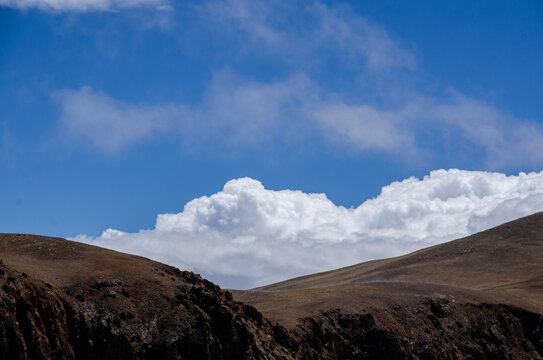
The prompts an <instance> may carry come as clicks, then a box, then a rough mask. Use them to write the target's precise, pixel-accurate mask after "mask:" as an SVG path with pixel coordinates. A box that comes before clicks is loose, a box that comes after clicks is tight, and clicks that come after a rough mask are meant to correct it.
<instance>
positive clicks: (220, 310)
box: [0, 265, 543, 360]
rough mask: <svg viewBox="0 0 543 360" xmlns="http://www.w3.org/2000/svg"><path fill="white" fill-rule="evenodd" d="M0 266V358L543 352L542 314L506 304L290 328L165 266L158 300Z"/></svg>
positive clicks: (332, 319) (436, 303)
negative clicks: (166, 281) (63, 284)
mask: <svg viewBox="0 0 543 360" xmlns="http://www.w3.org/2000/svg"><path fill="white" fill-rule="evenodd" d="M0 269H1V270H2V275H0V284H1V285H0V359H98V358H99V359H353V360H355V359H542V358H543V316H542V315H540V314H536V313H532V312H529V311H526V310H523V309H519V308H515V307H510V306H505V305H489V304H475V305H470V304H463V305H455V304H453V303H451V302H449V301H448V300H446V299H432V298H422V299H420V302H419V305H418V306H417V307H416V308H405V307H401V306H393V307H392V308H391V309H390V312H388V313H387V314H386V315H383V314H380V316H379V317H380V319H381V320H379V321H378V320H377V319H376V317H375V316H374V315H373V314H371V313H367V312H364V313H361V314H344V313H342V312H341V311H339V310H331V311H327V312H325V313H322V314H321V315H319V316H315V317H311V318H305V319H302V320H301V321H300V324H299V326H298V327H297V328H296V329H294V330H291V331H289V330H287V329H285V328H283V327H282V326H280V325H272V324H271V323H270V322H269V321H268V320H267V319H266V318H264V317H263V316H262V314H261V313H260V312H258V311H257V310H256V309H255V308H254V307H252V306H249V305H245V304H242V303H239V302H236V301H234V300H232V297H231V295H230V293H229V292H227V291H223V290H221V289H220V288H219V287H217V286H215V285H213V284H212V283H210V282H208V281H206V280H204V279H202V278H201V277H199V276H198V275H195V274H192V273H190V272H181V271H179V270H177V269H174V268H170V267H166V266H162V267H161V268H158V269H157V270H158V271H161V272H162V273H163V274H164V275H165V276H169V277H171V278H173V279H174V282H175V290H174V291H173V293H172V294H171V296H169V295H168V294H154V295H156V298H151V299H141V298H140V297H141V296H142V294H141V293H139V294H138V293H134V291H132V293H133V294H130V293H128V290H126V289H123V284H122V281H121V280H119V279H104V278H94V279H91V280H90V284H91V285H90V287H89V288H88V289H82V288H80V287H73V288H67V289H56V288H55V287H54V286H52V285H49V284H46V283H43V282H41V281H39V280H35V279H32V278H31V277H28V276H26V275H23V274H20V273H17V272H16V271H14V270H13V269H10V268H9V267H8V266H5V265H0ZM83 293H84V295H83ZM146 296H149V295H148V294H147V295H146ZM144 304H147V305H148V306H143V307H138V306H141V305H144Z"/></svg>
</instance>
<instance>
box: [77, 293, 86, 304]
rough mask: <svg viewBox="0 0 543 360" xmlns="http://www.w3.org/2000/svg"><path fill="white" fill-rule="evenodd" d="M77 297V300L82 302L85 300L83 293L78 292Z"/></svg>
mask: <svg viewBox="0 0 543 360" xmlns="http://www.w3.org/2000/svg"><path fill="white" fill-rule="evenodd" d="M75 298H76V299H77V300H79V301H81V302H83V301H85V297H84V296H83V295H81V294H77V295H76V296H75Z"/></svg>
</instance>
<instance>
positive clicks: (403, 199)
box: [74, 170, 543, 287]
mask: <svg viewBox="0 0 543 360" xmlns="http://www.w3.org/2000/svg"><path fill="white" fill-rule="evenodd" d="M538 211H543V172H541V173H530V174H524V173H521V174H519V175H518V176H506V175H504V174H500V173H488V172H470V171H461V170H449V171H445V170H437V171H433V172H432V173H430V175H428V176H426V177H424V178H423V179H422V180H419V179H416V178H409V179H406V180H404V181H401V182H394V183H392V184H390V185H388V186H385V187H384V188H383V189H382V192H381V194H380V195H379V196H377V197H376V198H374V199H371V200H368V201H366V202H364V203H362V204H361V205H360V206H358V207H357V208H345V207H342V206H336V205H335V204H333V203H332V202H331V201H330V200H328V199H327V198H326V195H324V194H306V193H303V192H301V191H292V190H282V191H272V190H266V189H265V188H264V187H263V185H262V184H261V183H260V182H258V181H256V180H253V179H250V178H242V179H237V180H231V181H229V182H228V183H226V184H225V186H224V188H223V190H222V191H220V192H218V193H216V194H213V195H211V196H204V197H201V198H198V199H194V200H192V201H190V202H189V203H187V204H186V205H185V207H184V209H183V211H182V212H180V213H177V214H160V215H158V217H157V221H156V225H155V228H154V229H151V230H141V231H139V232H137V233H125V232H121V231H118V230H113V229H108V230H106V231H105V232H104V233H103V234H102V235H101V236H100V237H98V238H91V237H88V236H84V235H80V236H77V237H75V238H74V239H75V240H79V241H83V242H88V243H91V244H94V245H99V246H104V247H108V248H112V249H116V250H120V251H125V252H129V253H135V254H139V255H143V256H147V257H151V258H153V259H157V260H160V261H164V262H166V263H168V264H172V265H175V266H178V267H180V268H183V269H190V270H193V271H197V272H201V273H203V274H204V275H205V276H206V277H209V278H210V279H211V280H215V281H220V284H221V285H223V286H225V287H252V286H257V285H263V284H266V283H270V282H274V281H279V280H282V279H286V278H290V277H294V276H298V275H302V274H307V273H313V272H316V271H323V270H329V269H332V268H337V267H341V266H346V265H350V264H354V263H359V262H362V261H365V260H370V259H375V258H382V257H388V256H394V255H399V254H403V253H406V252H409V251H413V250H417V249H420V248H423V247H426V246H430V245H433V244H438V243H442V242H444V241H447V240H451V239H454V238H458V237H462V236H465V235H469V234H472V233H474V232H477V231H480V230H484V229H487V228H490V227H492V226H495V225H498V224H500V223H503V222H505V221H508V220H512V219H515V218H518V217H521V216H524V215H528V214H532V213H535V212H538Z"/></svg>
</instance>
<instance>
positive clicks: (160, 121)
mask: <svg viewBox="0 0 543 360" xmlns="http://www.w3.org/2000/svg"><path fill="white" fill-rule="evenodd" d="M53 99H54V100H55V101H56V102H57V103H58V105H59V109H60V115H61V116H60V119H61V133H62V135H64V136H66V137H69V138H72V139H84V140H85V141H88V142H90V143H91V144H92V145H93V146H95V147H97V148H99V149H101V150H103V151H105V152H116V151H119V150H120V149H121V148H123V147H126V146H128V145H131V144H132V143H134V142H137V141H141V140H144V139H146V138H148V137H149V136H151V135H152V134H153V133H159V132H163V131H165V130H167V129H169V128H171V126H172V124H173V123H172V121H173V119H175V118H176V117H180V116H183V114H184V112H185V111H184V109H183V107H181V106H175V105H161V106H150V105H146V104H129V103H125V102H122V101H119V100H114V99H112V98H111V97H109V96H107V95H106V94H104V93H103V92H100V91H94V90H92V89H91V88H90V87H87V86H85V87H82V88H80V89H78V90H64V91H60V92H57V93H55V94H53Z"/></svg>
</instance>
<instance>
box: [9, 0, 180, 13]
mask: <svg viewBox="0 0 543 360" xmlns="http://www.w3.org/2000/svg"><path fill="white" fill-rule="evenodd" d="M0 6H4V7H10V8H15V9H21V10H27V9H33V8H35V9H39V10H46V11H73V12H89V11H115V10H120V9H126V8H137V7H151V8H154V9H156V10H159V11H167V10H170V9H171V7H170V5H169V2H168V1H167V0H0Z"/></svg>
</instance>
